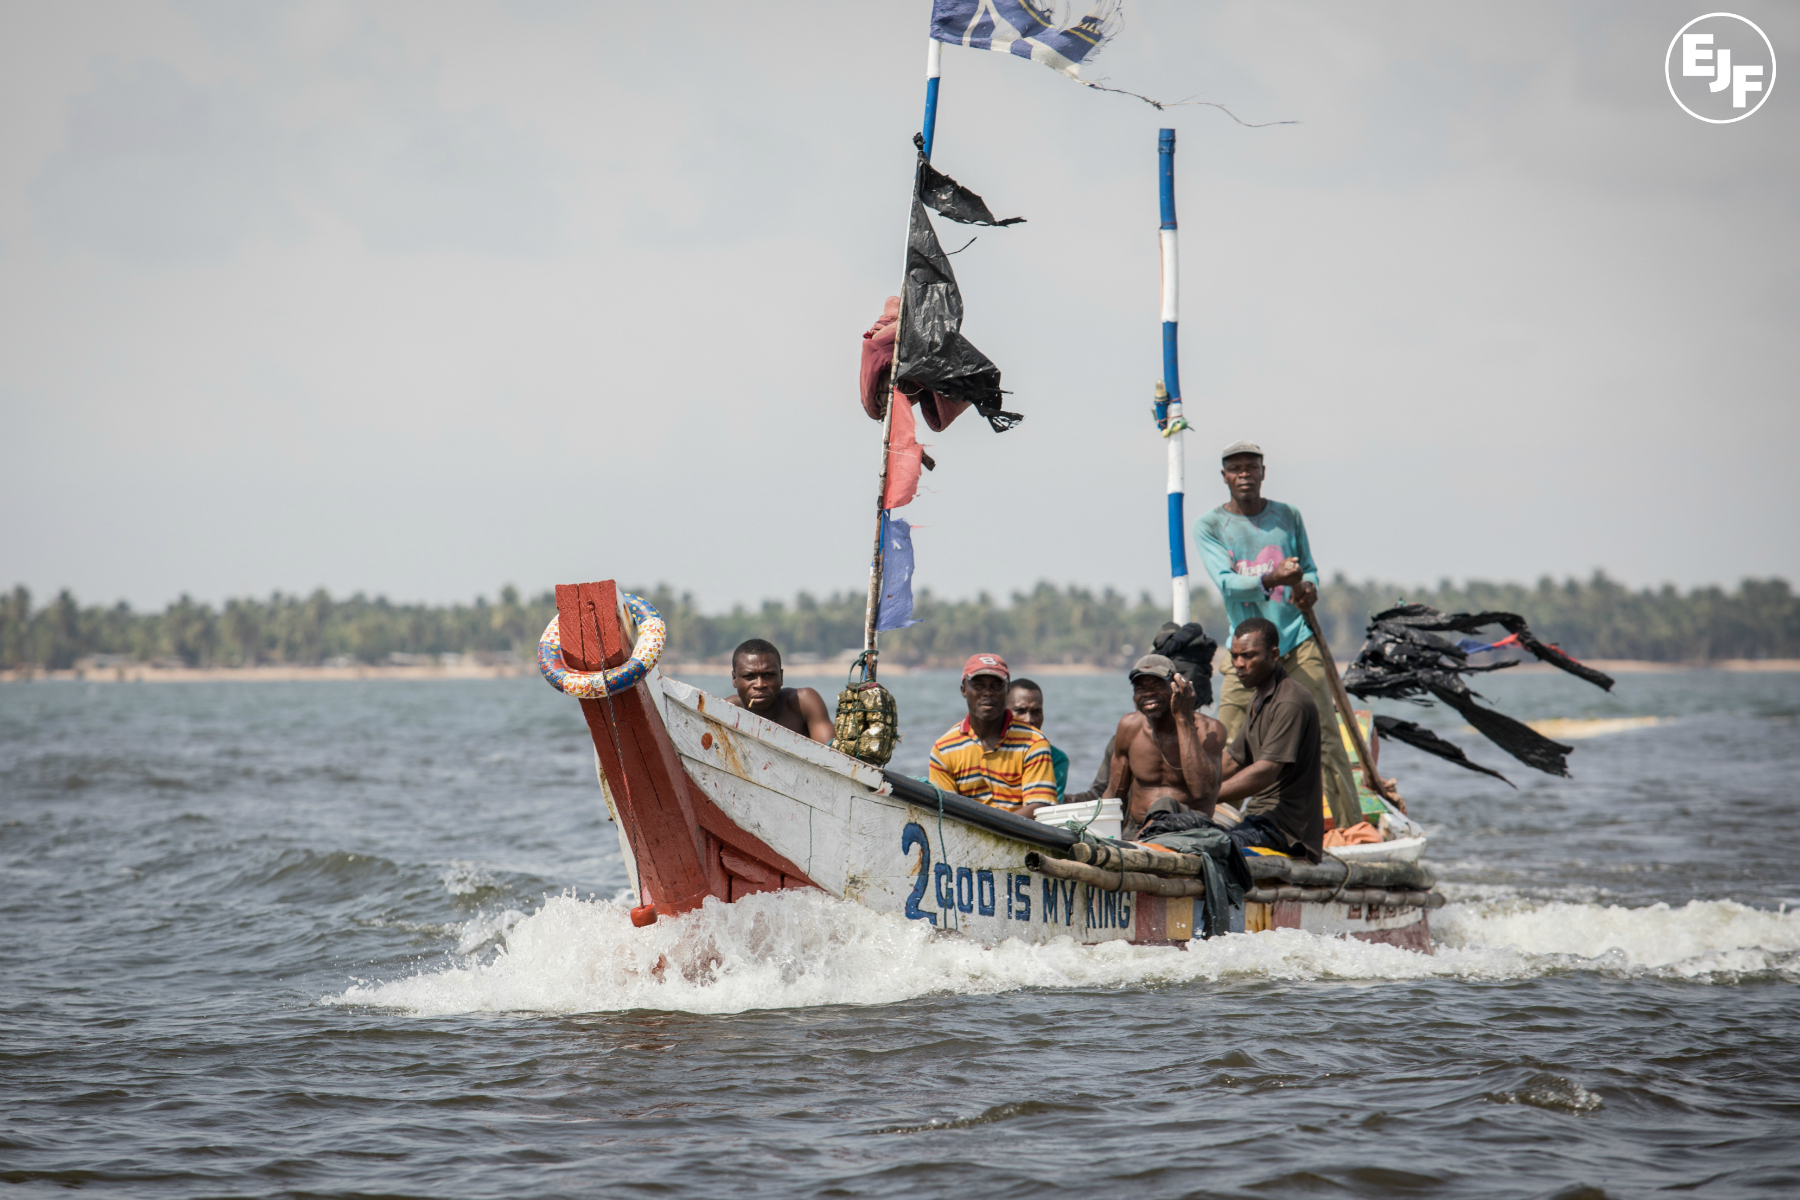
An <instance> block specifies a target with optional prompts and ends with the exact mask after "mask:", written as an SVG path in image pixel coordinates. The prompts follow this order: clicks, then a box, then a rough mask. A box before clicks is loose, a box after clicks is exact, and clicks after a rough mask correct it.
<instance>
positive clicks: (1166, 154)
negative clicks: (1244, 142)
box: [1155, 129, 1190, 625]
mask: <svg viewBox="0 0 1800 1200" xmlns="http://www.w3.org/2000/svg"><path fill="white" fill-rule="evenodd" d="M1156 156H1157V192H1158V195H1159V198H1160V200H1161V207H1162V226H1161V229H1160V230H1159V232H1158V234H1157V240H1158V241H1159V242H1160V243H1161V249H1162V344H1163V378H1162V382H1161V383H1159V384H1157V385H1156V405H1155V412H1156V426H1157V428H1158V429H1160V430H1161V431H1162V436H1163V440H1164V441H1166V442H1168V443H1169V478H1168V494H1169V592H1170V605H1169V608H1170V612H1171V613H1172V614H1173V619H1174V621H1175V623H1176V624H1177V625H1186V624H1187V622H1188V611H1189V608H1188V606H1189V600H1190V593H1189V590H1188V569H1187V533H1186V531H1185V530H1184V529H1183V528H1182V526H1183V523H1184V517H1183V515H1182V508H1183V505H1184V503H1185V501H1186V495H1187V478H1186V476H1187V464H1186V462H1185V461H1184V460H1183V457H1182V450H1183V446H1182V440H1183V439H1182V436H1181V435H1182V431H1183V430H1185V429H1186V428H1187V421H1186V420H1185V419H1184V418H1183V417H1182V415H1181V367H1180V354H1179V351H1178V347H1177V345H1176V333H1177V330H1178V329H1179V326H1180V320H1181V286H1180V284H1181V276H1180V255H1179V254H1178V252H1177V251H1178V247H1177V242H1176V237H1177V231H1176V225H1175V131H1174V130H1173V129H1163V130H1159V131H1158V133H1157V138H1156Z"/></svg>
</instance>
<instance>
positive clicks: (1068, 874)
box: [1025, 850, 1206, 896]
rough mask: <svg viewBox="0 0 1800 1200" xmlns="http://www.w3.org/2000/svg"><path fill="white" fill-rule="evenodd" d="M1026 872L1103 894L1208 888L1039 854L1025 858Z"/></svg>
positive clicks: (1176, 893)
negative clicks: (1089, 888) (1067, 881)
mask: <svg viewBox="0 0 1800 1200" xmlns="http://www.w3.org/2000/svg"><path fill="white" fill-rule="evenodd" d="M1025 869H1026V870H1027V871H1036V872H1037V873H1038V874H1039V875H1048V876H1049V877H1050V878H1052V879H1072V880H1074V881H1075V882H1076V883H1085V884H1087V885H1088V886H1089V887H1092V888H1099V889H1100V890H1101V891H1103V892H1148V893H1150V894H1151V895H1152V896H1201V895H1205V894H1206V885H1205V884H1204V883H1201V882H1200V880H1198V879H1195V878H1192V877H1184V876H1168V875H1149V874H1145V873H1144V872H1142V871H1102V870H1101V869H1100V868H1099V867H1090V866H1088V865H1087V864H1085V863H1078V862H1070V861H1069V860H1068V859H1064V858H1049V857H1047V856H1046V855H1044V854H1043V853H1042V852H1040V851H1037V850H1033V851H1032V852H1031V853H1029V854H1027V855H1026V856H1025Z"/></svg>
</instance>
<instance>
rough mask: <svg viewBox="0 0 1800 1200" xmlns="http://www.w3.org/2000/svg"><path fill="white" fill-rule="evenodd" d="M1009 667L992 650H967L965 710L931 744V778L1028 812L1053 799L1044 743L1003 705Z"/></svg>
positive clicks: (969, 794)
mask: <svg viewBox="0 0 1800 1200" xmlns="http://www.w3.org/2000/svg"><path fill="white" fill-rule="evenodd" d="M1010 682H1012V672H1010V671H1008V670H1007V668H1006V660H1005V659H1003V658H1001V657H1000V656H999V655H998V654H972V655H970V656H969V661H968V662H966V663H964V664H963V674H962V694H963V698H964V699H965V700H967V701H968V705H969V715H968V716H966V717H964V718H963V719H962V720H961V721H959V722H957V723H956V724H955V725H953V726H952V727H951V728H950V730H949V732H947V733H945V734H944V736H943V737H940V738H939V739H938V740H937V741H935V742H933V743H932V744H931V782H932V784H933V785H934V786H936V787H939V788H942V789H943V790H944V791H946V792H955V793H956V794H957V795H959V796H967V797H968V798H969V799H971V800H979V801H981V802H982V803H983V804H989V805H992V806H993V807H995V808H1003V809H1005V810H1006V811H1008V812H1015V813H1018V814H1020V815H1021V816H1026V817H1029V816H1030V815H1031V814H1032V813H1034V812H1036V811H1037V810H1038V808H1039V807H1041V806H1042V805H1045V804H1055V803H1056V767H1055V765H1054V764H1053V763H1052V761H1051V758H1050V743H1049V741H1048V740H1046V739H1045V737H1044V735H1043V734H1041V733H1039V732H1038V731H1037V730H1036V729H1033V728H1032V727H1031V726H1029V725H1027V724H1025V723H1024V722H1023V721H1015V720H1014V719H1013V715H1012V713H1011V712H1009V711H1007V708H1006V688H1007V684H1009V683H1010Z"/></svg>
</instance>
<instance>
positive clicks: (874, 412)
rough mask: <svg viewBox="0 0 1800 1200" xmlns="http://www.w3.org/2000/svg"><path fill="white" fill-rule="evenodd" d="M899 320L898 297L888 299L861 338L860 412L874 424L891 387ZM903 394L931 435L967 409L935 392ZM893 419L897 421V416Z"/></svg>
mask: <svg viewBox="0 0 1800 1200" xmlns="http://www.w3.org/2000/svg"><path fill="white" fill-rule="evenodd" d="M899 317H900V297H898V296H889V297H888V298H887V304H886V305H884V306H883V307H882V310H881V316H880V318H879V319H878V320H877V321H876V322H875V324H873V325H871V326H869V332H867V333H865V334H863V345H862V406H863V411H864V412H866V413H868V414H869V416H870V418H872V419H873V420H876V421H879V420H881V417H882V411H883V409H884V408H885V407H886V405H887V394H888V391H889V389H890V387H891V386H892V385H891V384H890V382H889V380H888V374H889V371H890V370H891V369H892V368H893V365H894V337H895V335H896V334H897V333H898V332H899V327H898V325H896V323H895V322H896V321H898V320H899ZM905 394H906V395H908V396H909V397H910V398H911V399H912V400H913V401H915V402H916V403H917V404H918V406H919V410H920V411H921V412H922V413H924V414H925V424H927V425H929V426H930V427H931V431H932V432H933V433H942V432H943V431H944V429H945V427H946V426H948V425H949V424H950V422H952V421H954V420H956V418H957V417H959V416H961V415H962V410H963V409H965V408H967V407H969V402H968V401H967V400H952V399H950V398H949V397H948V396H942V395H939V394H938V393H937V392H932V391H924V390H920V391H918V392H916V393H912V392H909V393H905ZM894 415H895V416H896V417H898V416H899V415H900V414H899V413H895V414H894Z"/></svg>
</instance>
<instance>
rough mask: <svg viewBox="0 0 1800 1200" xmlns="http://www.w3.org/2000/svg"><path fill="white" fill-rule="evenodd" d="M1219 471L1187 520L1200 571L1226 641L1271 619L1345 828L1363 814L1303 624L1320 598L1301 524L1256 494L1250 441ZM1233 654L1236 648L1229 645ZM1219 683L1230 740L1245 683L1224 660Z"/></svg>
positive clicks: (1258, 458) (1329, 796) (1258, 456)
mask: <svg viewBox="0 0 1800 1200" xmlns="http://www.w3.org/2000/svg"><path fill="white" fill-rule="evenodd" d="M1221 467H1222V469H1221V470H1220V472H1219V473H1220V474H1221V475H1222V476H1223V477H1224V479H1225V488H1226V490H1227V491H1228V492H1229V493H1230V498H1229V499H1227V500H1226V501H1225V503H1224V504H1221V505H1220V506H1219V507H1218V508H1215V509H1213V510H1212V511H1211V512H1209V513H1207V514H1206V515H1205V516H1203V517H1201V518H1200V519H1199V520H1198V521H1196V522H1194V540H1195V541H1196V542H1197V543H1199V546H1200V558H1201V561H1203V562H1204V563H1205V564H1206V571H1207V574H1209V575H1211V576H1212V580H1213V583H1214V584H1215V585H1217V587H1218V589H1219V596H1220V598H1221V599H1223V600H1224V601H1225V617H1226V620H1228V621H1229V622H1230V625H1231V631H1230V633H1229V634H1228V635H1227V640H1228V641H1229V640H1230V639H1231V638H1232V637H1234V636H1235V635H1236V633H1237V630H1238V627H1239V626H1241V625H1242V624H1243V623H1244V622H1245V621H1246V620H1248V619H1250V618H1251V617H1262V618H1263V619H1264V620H1267V621H1269V622H1270V623H1272V624H1273V625H1274V626H1275V629H1276V631H1277V634H1278V637H1279V641H1280V645H1279V647H1278V648H1277V654H1278V656H1279V658H1280V661H1281V668H1282V671H1283V673H1284V674H1285V675H1286V676H1287V677H1288V678H1289V679H1292V680H1293V681H1294V682H1295V683H1296V684H1298V685H1299V686H1300V687H1303V688H1305V689H1306V692H1307V694H1309V695H1310V696H1311V697H1312V699H1313V704H1314V705H1315V707H1316V708H1317V710H1318V716H1319V722H1318V724H1319V738H1320V749H1321V750H1322V752H1323V772H1324V779H1325V785H1324V786H1325V798H1326V800H1327V801H1328V802H1329V803H1330V805H1331V814H1332V820H1333V822H1334V823H1335V824H1336V825H1337V827H1338V828H1339V829H1348V828H1349V827H1350V826H1352V825H1355V824H1357V823H1358V822H1360V821H1361V820H1362V819H1363V815H1362V802H1361V801H1360V800H1359V799H1358V798H1357V793H1356V779H1355V776H1353V775H1352V774H1351V771H1350V756H1349V755H1348V754H1347V753H1345V751H1344V740H1343V737H1342V735H1340V734H1339V732H1338V725H1337V721H1336V720H1335V719H1334V718H1335V717H1336V716H1337V706H1336V705H1335V704H1334V703H1333V701H1332V697H1331V685H1330V683H1329V682H1328V681H1327V679H1326V674H1325V658H1324V656H1323V655H1322V654H1320V653H1319V643H1318V642H1317V641H1316V640H1315V639H1314V638H1313V635H1312V630H1311V629H1310V628H1308V626H1307V624H1306V613H1307V612H1309V611H1311V609H1312V606H1313V604H1314V602H1316V601H1317V600H1318V598H1319V586H1318V585H1319V568H1318V567H1317V566H1316V565H1315V564H1314V563H1313V557H1312V547H1311V545H1310V544H1308V542H1307V540H1306V523H1305V522H1304V521H1302V520H1301V518H1300V510H1299V509H1297V508H1295V507H1294V506H1293V505H1291V504H1283V503H1282V502H1281V501H1279V500H1268V499H1265V498H1264V497H1263V494H1262V487H1263V452H1262V447H1261V446H1258V445H1257V444H1256V443H1254V442H1233V443H1232V444H1231V445H1229V446H1227V447H1225V453H1224V454H1223V455H1221ZM1234 660H1235V652H1234ZM1222 676H1223V677H1222V679H1221V680H1220V688H1219V719H1220V720H1221V721H1223V722H1224V723H1225V729H1226V735H1227V738H1228V739H1235V738H1236V737H1237V735H1238V734H1239V732H1241V731H1242V729H1243V727H1244V720H1245V717H1246V716H1247V715H1248V713H1249V710H1250V700H1251V689H1250V688H1249V687H1246V686H1245V685H1244V682H1243V681H1242V680H1240V679H1239V678H1238V676H1237V672H1236V670H1235V668H1233V667H1232V666H1229V665H1228V666H1226V668H1225V670H1224V672H1223V673H1222Z"/></svg>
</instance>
